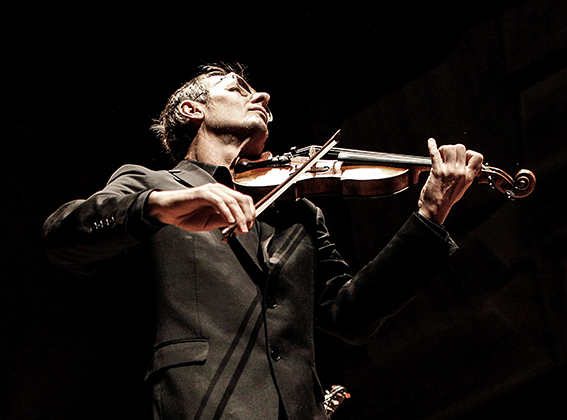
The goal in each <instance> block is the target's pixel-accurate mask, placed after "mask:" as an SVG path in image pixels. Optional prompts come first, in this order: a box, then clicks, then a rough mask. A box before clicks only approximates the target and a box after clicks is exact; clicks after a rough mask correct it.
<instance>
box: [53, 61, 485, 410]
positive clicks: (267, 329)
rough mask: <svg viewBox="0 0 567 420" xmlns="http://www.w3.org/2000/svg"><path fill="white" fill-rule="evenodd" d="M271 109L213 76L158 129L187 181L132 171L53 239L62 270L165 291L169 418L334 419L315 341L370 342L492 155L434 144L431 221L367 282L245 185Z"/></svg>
mask: <svg viewBox="0 0 567 420" xmlns="http://www.w3.org/2000/svg"><path fill="white" fill-rule="evenodd" d="M269 100H270V97H269V95H268V94H267V93H263V92H256V91H254V90H253V89H252V88H251V87H250V86H249V85H248V83H247V82H246V81H245V80H244V79H243V78H242V77H241V76H239V75H237V74H236V73H235V72H233V70H232V69H230V68H224V67H214V66H209V67H204V68H203V69H202V72H201V73H200V74H199V75H198V76H197V77H196V78H194V79H193V80H191V81H190V82H188V83H187V84H186V85H184V86H183V87H182V88H180V89H179V90H178V91H177V92H176V93H175V94H174V95H172V97H171V98H170V100H169V102H168V104H167V106H166V108H165V110H164V111H163V112H162V114H161V117H160V120H159V121H158V122H157V124H156V125H155V126H154V129H155V130H156V131H157V132H158V133H159V135H160V137H161V139H162V141H163V143H164V145H165V146H166V148H167V149H168V151H169V152H170V153H171V154H172V156H173V157H174V158H175V159H176V161H177V162H178V164H177V166H176V167H175V168H174V169H172V170H170V171H151V170H149V169H146V168H143V167H140V166H135V165H127V166H124V167H122V168H120V169H119V170H118V171H117V172H116V173H115V174H114V175H113V176H112V177H111V179H110V181H109V183H108V184H107V186H106V187H105V188H104V189H103V190H102V191H100V192H98V193H96V194H94V195H93V196H91V197H90V198H88V199H87V200H76V201H73V202H70V203H68V204H66V205H64V206H62V207H61V208H60V209H59V210H57V211H56V212H55V213H54V214H53V215H52V216H51V217H50V218H49V219H48V220H47V221H46V224H45V226H44V235H45V241H46V246H47V251H48V254H49V256H50V257H51V259H52V260H53V261H54V262H55V263H57V264H60V265H62V266H64V267H67V268H69V269H73V270H77V271H81V272H91V273H92V272H94V273H96V272H98V271H100V270H101V269H102V268H104V267H105V266H110V267H116V265H117V264H118V265H120V264H122V263H123V264H130V265H129V266H131V267H137V268H138V269H139V270H138V272H137V273H138V274H136V275H138V276H141V277H144V278H149V279H150V280H151V281H152V282H153V284H154V292H153V301H154V305H155V308H154V309H155V326H154V328H153V333H154V336H155V337H154V349H153V357H152V359H151V361H150V365H149V368H148V372H147V376H146V381H147V383H148V384H149V386H150V387H151V388H152V390H153V391H152V395H153V398H152V407H153V415H154V418H156V419H168V420H169V419H221V418H222V419H247V420H249V419H262V420H266V419H291V420H297V419H324V418H325V412H324V409H323V405H322V401H323V393H322V390H321V386H320V384H319V381H318V379H317V374H316V370H315V360H314V349H313V328H314V327H317V328H320V329H322V330H324V331H327V332H328V333H330V334H334V335H336V336H339V337H341V338H343V339H344V340H346V341H347V342H350V343H353V344H362V343H365V342H367V341H368V340H369V339H371V338H372V336H373V335H374V334H375V333H376V331H377V329H378V327H379V326H380V325H381V323H382V322H383V321H384V320H385V319H386V318H388V317H389V316H391V315H393V314H395V313H396V312H397V311H399V309H400V308H401V307H403V306H404V305H405V304H406V303H407V302H408V301H409V300H410V299H411V298H412V297H413V296H415V294H416V293H417V292H418V291H419V290H420V289H421V288H422V287H423V286H424V285H425V284H426V283H427V281H428V279H429V278H430V277H431V276H432V274H433V273H434V271H435V269H436V268H437V267H438V266H439V264H440V263H442V262H443V261H444V260H445V259H446V258H447V256H448V255H449V254H450V253H451V250H452V248H453V246H454V244H453V242H452V240H451V239H450V237H449V235H448V234H447V233H446V232H445V230H444V228H443V227H442V226H441V225H442V223H443V221H444V220H445V218H446V216H447V214H448V212H449V210H450V209H451V207H452V205H453V204H454V203H455V202H456V201H458V200H459V199H460V198H461V196H462V195H463V193H464V192H465V190H466V189H467V188H468V187H469V186H470V184H471V183H472V181H473V179H474V177H475V176H476V174H477V172H478V171H479V169H480V165H481V163H482V156H481V155H480V154H478V153H476V152H472V151H467V150H466V149H465V147H464V146H462V145H457V146H443V147H441V148H439V149H438V148H437V145H436V144H435V141H434V140H430V141H429V150H430V153H431V157H432V163H433V165H432V170H431V173H430V176H429V178H428V180H427V182H426V184H425V186H424V187H423V190H422V192H421V196H420V199H419V202H418V210H417V212H416V213H414V214H413V215H411V216H410V218H409V219H408V221H407V222H406V223H405V225H404V226H403V227H402V228H401V229H400V231H399V232H398V233H397V234H396V236H395V237H394V238H393V239H392V240H391V242H390V243H389V244H388V245H387V246H386V247H385V249H384V250H383V251H382V252H381V253H380V254H379V255H378V256H376V258H375V259H374V260H373V261H371V262H370V263H369V264H368V265H367V266H366V267H364V268H363V269H362V270H361V271H360V272H359V273H357V274H356V275H354V276H353V275H352V274H351V273H350V271H349V268H348V266H347V264H346V263H345V262H344V261H343V259H342V258H341V257H340V255H339V254H338V253H337V251H336V249H335V246H334V245H333V243H332V242H331V239H330V237H329V234H328V232H327V229H326V227H325V223H324V219H323V216H322V214H321V211H320V210H319V209H318V208H316V207H315V206H313V204H311V203H310V202H309V201H307V200H298V201H296V202H292V203H278V204H277V205H275V206H273V207H272V208H270V209H268V210H267V211H266V212H264V213H263V214H262V215H261V216H260V217H258V219H255V210H254V206H253V202H252V199H251V198H250V197H248V196H245V195H243V194H240V193H238V192H236V191H235V190H234V189H233V188H232V183H231V175H232V173H233V171H234V167H235V164H236V162H237V161H238V159H239V158H241V157H243V156H250V155H257V154H259V153H260V152H261V151H262V150H263V148H264V143H265V141H266V139H267V137H268V123H269V122H270V120H271V113H270V111H269V109H268V102H269ZM231 224H236V225H237V229H236V234H237V235H236V237H233V238H231V239H230V240H229V241H228V243H224V242H223V240H222V234H221V232H220V229H219V228H222V227H225V226H227V225H231ZM117 261H118V262H117ZM408 261H411V264H408ZM111 262H113V263H114V264H112V265H110V263H111ZM107 270H108V268H107ZM101 272H102V273H104V272H105V271H104V270H103V271H101Z"/></svg>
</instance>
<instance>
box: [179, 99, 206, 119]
mask: <svg viewBox="0 0 567 420" xmlns="http://www.w3.org/2000/svg"><path fill="white" fill-rule="evenodd" d="M179 112H180V113H181V115H183V116H184V117H187V118H189V119H190V120H202V119H203V117H204V116H205V114H204V111H203V104H202V103H200V102H196V101H183V102H182V103H181V105H179Z"/></svg>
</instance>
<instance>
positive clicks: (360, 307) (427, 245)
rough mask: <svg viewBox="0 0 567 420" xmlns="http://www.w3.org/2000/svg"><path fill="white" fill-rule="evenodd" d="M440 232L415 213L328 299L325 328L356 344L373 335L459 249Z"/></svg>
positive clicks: (325, 310)
mask: <svg viewBox="0 0 567 420" xmlns="http://www.w3.org/2000/svg"><path fill="white" fill-rule="evenodd" d="M442 233H443V231H442V230H441V232H440V231H439V230H438V229H434V228H432V227H431V226H429V225H427V222H426V221H424V220H422V219H420V217H419V216H417V215H416V214H414V215H412V216H411V217H410V219H409V220H408V221H407V222H406V224H405V225H404V226H403V227H402V228H401V229H400V231H399V232H398V233H397V234H396V235H395V236H394V238H393V239H392V240H391V241H390V242H389V243H388V245H387V246H386V247H385V248H384V249H383V250H382V251H381V252H380V253H379V254H378V255H377V256H376V257H375V258H374V259H373V260H372V261H371V262H370V263H369V264H367V265H366V266H365V267H364V268H363V269H362V270H360V271H359V272H358V273H357V274H356V275H355V276H354V277H353V278H352V279H351V280H350V281H348V282H346V283H345V284H344V285H343V286H342V287H341V288H340V289H339V290H338V291H335V292H334V296H333V298H332V299H327V300H326V302H327V304H326V307H325V308H324V310H323V311H322V313H323V315H322V316H321V317H320V318H319V324H320V326H321V328H322V329H324V330H327V331H328V332H329V333H331V334H334V335H338V336H340V337H342V338H343V339H345V340H346V341H349V342H352V343H356V344H361V343H363V342H366V341H367V340H369V339H370V338H371V337H372V336H373V335H374V334H375V333H376V331H377V329H378V327H379V326H380V325H381V323H382V322H383V321H384V320H385V319H387V318H388V317H390V316H392V315H394V314H395V313H397V312H398V311H399V310H400V309H401V308H403V307H404V306H405V305H406V304H407V303H408V302H409V301H410V300H412V299H413V298H414V297H415V295H416V294H417V293H418V292H419V291H420V290H422V288H423V287H424V286H425V285H426V284H427V283H428V281H429V280H430V279H431V277H432V276H433V274H434V273H435V271H436V269H437V268H438V267H439V266H440V264H442V263H443V262H444V261H445V260H446V258H447V257H448V256H449V254H450V253H451V251H452V250H453V249H454V248H455V245H454V243H453V242H452V241H451V240H450V238H448V237H447V236H446V235H442ZM330 295H331V294H330Z"/></svg>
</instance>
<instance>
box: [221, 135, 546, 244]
mask: <svg viewBox="0 0 567 420" xmlns="http://www.w3.org/2000/svg"><path fill="white" fill-rule="evenodd" d="M339 138H340V130H339V131H337V132H336V133H335V135H334V136H333V137H331V139H330V140H329V141H328V142H327V143H326V144H325V145H324V146H308V147H304V148H302V149H299V150H297V149H295V148H293V149H292V150H291V151H290V152H288V153H285V154H283V155H281V156H272V155H271V153H269V152H265V153H263V154H262V156H261V158H260V159H258V160H252V161H251V160H246V159H241V160H240V161H239V162H238V163H237V165H236V167H235V175H234V177H233V181H234V184H235V188H236V189H237V190H238V191H240V192H242V193H244V194H248V195H250V196H252V197H253V198H254V199H255V200H257V199H258V198H259V197H262V198H261V199H260V200H259V201H257V202H256V214H257V215H259V214H260V213H261V212H262V211H264V210H265V209H266V208H267V207H268V206H269V205H271V204H272V203H273V202H274V201H275V200H276V199H278V198H280V197H281V198H282V199H289V200H291V199H296V198H299V197H313V196H320V195H332V196H338V197H345V198H352V197H385V196H389V195H392V194H396V193H398V192H401V191H403V190H405V189H407V188H408V187H410V186H412V185H415V184H417V183H418V182H419V176H420V174H421V173H422V172H425V171H429V170H431V158H430V157H422V156H411V155H402V154H393V153H383V152H370V151H363V150H354V149H342V148H337V147H335V145H336V144H337V143H338V141H339ZM477 182H478V183H479V184H487V185H489V186H490V187H492V188H493V189H496V190H498V191H500V192H502V193H503V194H505V195H506V197H508V198H509V199H511V200H514V199H516V198H523V197H527V196H528V195H530V194H531V192H532V191H533V190H534V188H535V184H536V179H535V175H534V174H533V172H531V171H529V170H527V169H522V170H520V171H518V173H517V174H516V175H515V176H514V177H512V176H510V175H508V174H507V173H506V172H504V171H503V170H501V169H499V168H495V167H493V166H488V165H484V164H483V165H482V167H481V170H480V172H479V174H478V175H477ZM229 230H234V227H229V228H226V229H225V231H226V232H227V234H229V233H228V232H229ZM223 233H224V232H223Z"/></svg>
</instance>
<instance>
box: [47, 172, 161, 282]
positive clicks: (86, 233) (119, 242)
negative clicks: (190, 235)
mask: <svg viewBox="0 0 567 420" xmlns="http://www.w3.org/2000/svg"><path fill="white" fill-rule="evenodd" d="M153 173H154V172H152V171H150V170H148V169H146V168H144V167H141V166H136V165H126V166H123V167H121V168H120V169H118V171H116V172H115V173H114V175H113V176H112V177H111V179H110V181H109V182H108V184H107V185H106V187H105V188H104V189H103V190H102V191H99V192H97V193H95V194H93V195H92V196H91V197H90V198H88V199H86V200H75V201H71V202H69V203H67V204H65V205H63V206H61V207H60V208H59V209H58V210H57V211H55V213H53V214H52V215H51V216H50V217H49V218H48V219H47V220H46V222H45V224H44V226H43V238H44V244H45V248H46V252H47V255H48V257H49V258H50V259H51V261H52V262H53V263H55V264H56V265H59V266H62V267H64V268H67V269H69V270H72V271H76V272H80V273H84V274H92V273H93V272H94V271H95V270H96V269H97V268H98V267H99V266H100V265H101V264H102V263H104V262H105V261H108V260H110V259H112V258H114V257H116V256H118V255H120V254H123V253H124V252H126V251H127V250H128V249H129V248H131V247H132V246H134V245H136V244H138V243H139V242H140V241H141V240H143V239H144V238H146V237H149V236H150V235H152V234H153V233H155V232H156V231H157V230H159V229H160V228H161V227H162V226H163V225H160V224H153V223H151V222H149V221H147V220H145V219H144V206H145V202H146V199H147V196H148V195H149V194H150V192H151V191H153V190H154V189H155V188H153V186H152V178H153V177H152V174H153Z"/></svg>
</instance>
